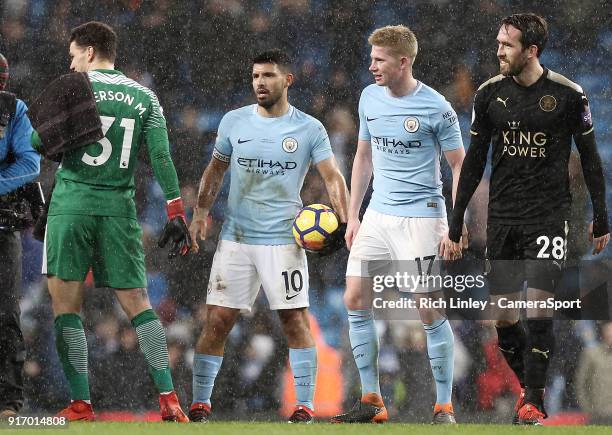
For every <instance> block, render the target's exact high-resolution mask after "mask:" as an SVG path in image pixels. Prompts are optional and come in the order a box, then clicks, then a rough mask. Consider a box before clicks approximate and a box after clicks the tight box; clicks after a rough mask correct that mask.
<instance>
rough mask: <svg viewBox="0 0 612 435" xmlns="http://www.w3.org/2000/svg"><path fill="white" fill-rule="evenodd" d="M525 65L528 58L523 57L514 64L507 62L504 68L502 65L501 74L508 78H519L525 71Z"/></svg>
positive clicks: (500, 67)
mask: <svg viewBox="0 0 612 435" xmlns="http://www.w3.org/2000/svg"><path fill="white" fill-rule="evenodd" d="M525 65H527V58H526V57H523V56H521V57H519V58H518V59H516V60H515V61H514V62H512V63H510V62H507V61H506V63H505V64H504V66H502V65H501V63H500V66H499V73H500V74H502V75H504V76H506V77H513V76H518V75H519V74H520V73H522V72H523V69H525Z"/></svg>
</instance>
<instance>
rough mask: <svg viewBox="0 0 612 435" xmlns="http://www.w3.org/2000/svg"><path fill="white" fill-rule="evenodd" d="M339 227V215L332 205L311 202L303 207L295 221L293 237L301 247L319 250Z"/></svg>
mask: <svg viewBox="0 0 612 435" xmlns="http://www.w3.org/2000/svg"><path fill="white" fill-rule="evenodd" d="M336 228H338V216H337V215H336V212H335V211H333V210H332V209H331V208H330V207H328V206H326V205H323V204H311V205H307V206H306V207H304V208H302V209H301V210H300V211H299V212H298V214H297V216H296V217H295V220H294V221H293V237H295V241H296V243H297V244H298V245H300V247H302V248H304V249H308V250H311V251H318V250H319V249H321V248H322V247H323V244H324V243H325V239H326V238H327V237H329V235H330V234H331V233H333V232H334V231H336Z"/></svg>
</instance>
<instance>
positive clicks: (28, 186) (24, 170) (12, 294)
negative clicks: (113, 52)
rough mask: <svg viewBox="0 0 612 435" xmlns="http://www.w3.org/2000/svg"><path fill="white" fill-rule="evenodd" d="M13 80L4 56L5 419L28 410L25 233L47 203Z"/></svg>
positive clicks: (0, 361)
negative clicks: (22, 302)
mask: <svg viewBox="0 0 612 435" xmlns="http://www.w3.org/2000/svg"><path fill="white" fill-rule="evenodd" d="M8 77H9V73H8V62H7V60H6V58H5V57H4V56H3V55H2V54H0V419H6V418H8V417H11V416H15V415H16V414H17V412H18V411H19V410H20V409H21V407H22V406H23V374H22V370H23V361H24V359H25V346H24V342H23V335H22V334H21V329H20V326H19V315H20V311H19V290H20V286H21V238H20V231H21V230H23V229H25V228H26V227H27V226H29V225H30V224H31V223H32V221H33V220H35V219H36V218H37V216H38V213H39V212H40V211H41V209H42V205H43V204H44V201H43V200H42V196H41V190H40V185H39V184H38V183H30V182H31V181H32V180H34V179H35V178H36V177H37V176H38V174H39V172H40V157H39V155H38V153H36V151H34V150H33V149H32V146H31V144H30V137H31V135H32V125H31V124H30V120H29V119H28V117H27V115H26V112H27V110H28V109H27V107H26V105H25V103H24V102H23V101H21V100H20V99H18V98H16V97H15V95H14V94H11V93H9V92H6V91H4V88H5V87H6V85H7V82H8ZM28 209H29V213H28Z"/></svg>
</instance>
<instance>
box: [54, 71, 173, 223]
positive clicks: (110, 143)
mask: <svg viewBox="0 0 612 435" xmlns="http://www.w3.org/2000/svg"><path fill="white" fill-rule="evenodd" d="M88 75H89V80H90V81H91V84H92V87H93V91H94V96H95V99H96V107H97V108H98V113H99V114H100V118H101V120H102V132H103V133H104V138H102V139H101V140H100V141H98V142H96V143H92V144H89V145H86V146H84V147H81V148H78V149H75V150H72V151H69V152H67V153H65V154H64V156H63V158H62V163H61V165H60V167H59V169H58V171H57V173H56V176H55V189H54V191H53V196H52V199H51V204H50V208H49V215H62V214H78V215H93V216H120V217H129V218H136V205H135V203H134V171H135V169H136V163H137V154H138V149H139V147H140V144H141V143H143V142H144V143H146V145H147V148H148V152H149V157H150V160H151V166H152V167H153V172H154V173H155V177H156V178H157V181H158V182H159V184H160V185H161V188H162V190H163V191H164V194H165V196H166V199H168V200H170V199H174V198H178V197H179V196H180V191H179V186H178V179H177V176H176V170H175V168H174V164H173V163H172V159H171V158H170V151H169V144H168V132H167V130H166V120H165V118H164V115H163V111H162V108H161V106H160V104H159V101H158V99H157V96H156V95H155V94H154V93H153V92H152V91H151V90H150V89H148V88H146V87H144V86H142V85H140V84H138V83H137V82H135V81H134V80H132V79H129V78H127V77H126V76H125V75H123V74H122V73H121V72H119V71H115V70H95V71H90V72H89V73H88Z"/></svg>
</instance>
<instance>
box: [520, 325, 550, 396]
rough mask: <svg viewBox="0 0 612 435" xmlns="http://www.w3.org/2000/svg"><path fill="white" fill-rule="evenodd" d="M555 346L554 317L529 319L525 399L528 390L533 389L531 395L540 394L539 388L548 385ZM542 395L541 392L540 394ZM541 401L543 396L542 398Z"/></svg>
mask: <svg viewBox="0 0 612 435" xmlns="http://www.w3.org/2000/svg"><path fill="white" fill-rule="evenodd" d="M554 346H555V337H554V335H553V321H552V319H528V320H527V347H526V349H525V385H526V387H527V388H526V391H525V400H527V391H528V390H532V392H531V393H530V397H531V396H533V399H534V400H535V398H536V396H537V395H538V394H540V393H539V392H538V391H537V390H542V391H543V389H544V386H545V385H546V371H547V370H548V365H549V364H550V360H551V358H552V354H553V350H554ZM540 397H541V394H540ZM540 401H541V398H540Z"/></svg>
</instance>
